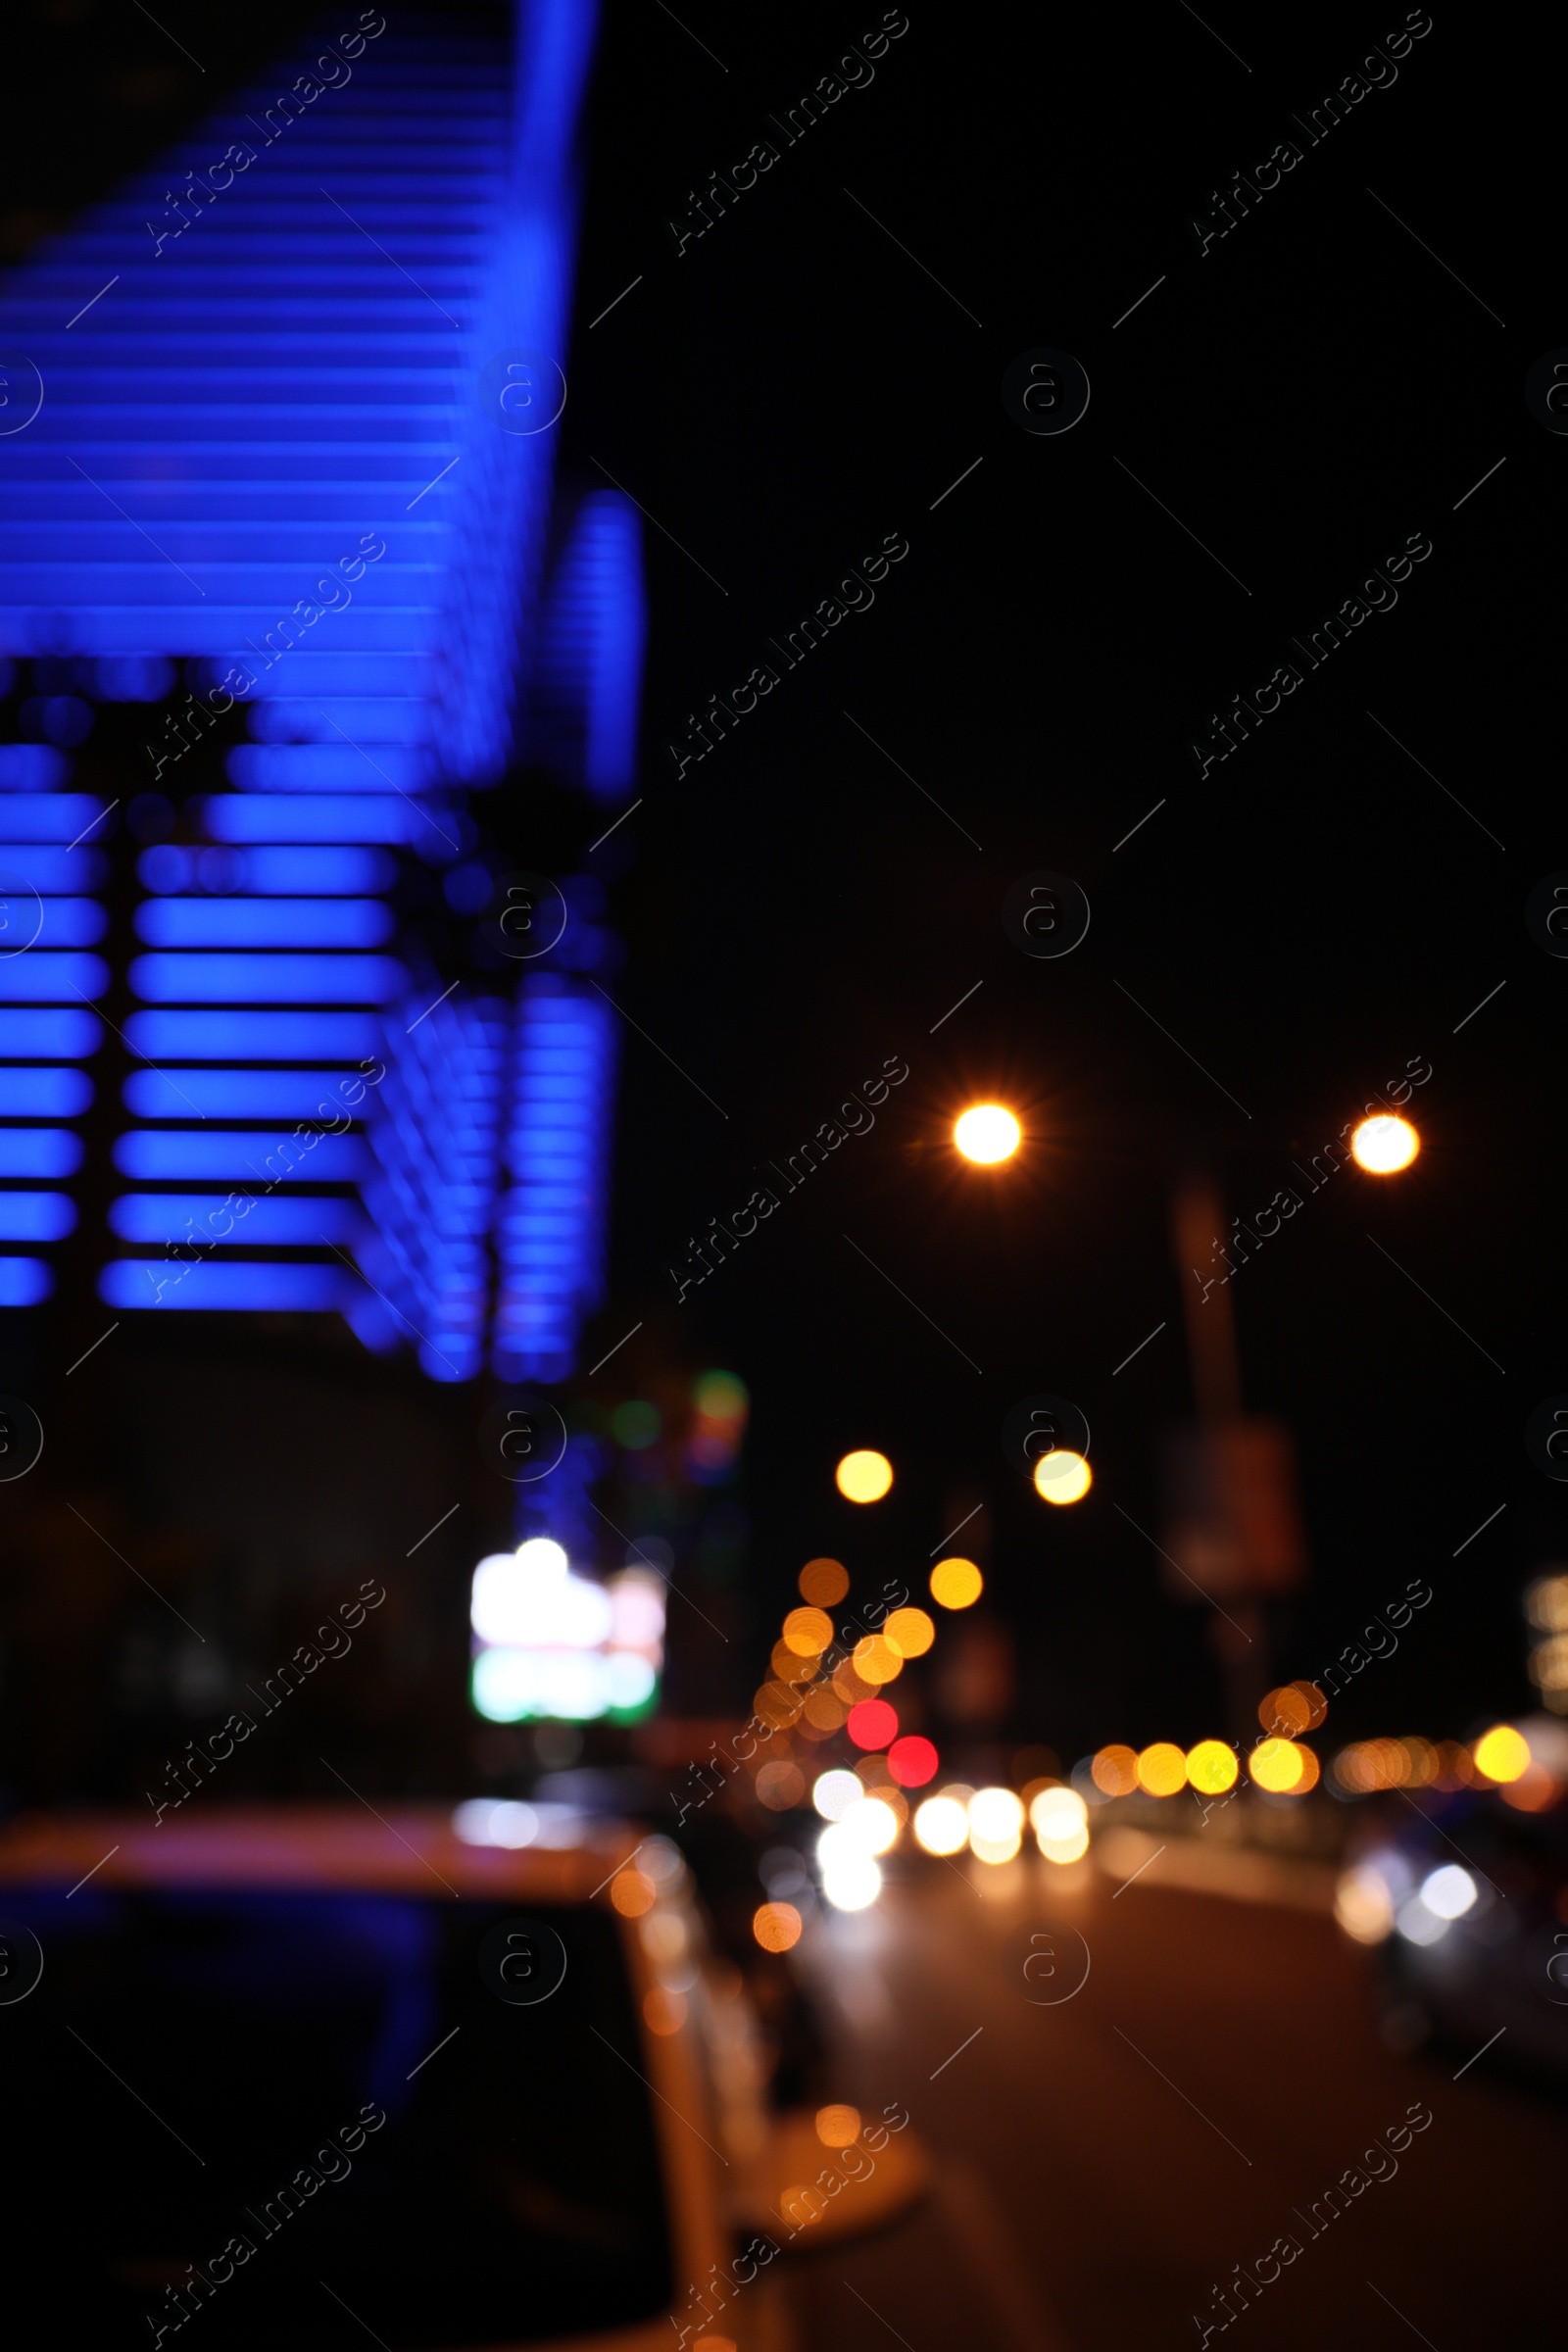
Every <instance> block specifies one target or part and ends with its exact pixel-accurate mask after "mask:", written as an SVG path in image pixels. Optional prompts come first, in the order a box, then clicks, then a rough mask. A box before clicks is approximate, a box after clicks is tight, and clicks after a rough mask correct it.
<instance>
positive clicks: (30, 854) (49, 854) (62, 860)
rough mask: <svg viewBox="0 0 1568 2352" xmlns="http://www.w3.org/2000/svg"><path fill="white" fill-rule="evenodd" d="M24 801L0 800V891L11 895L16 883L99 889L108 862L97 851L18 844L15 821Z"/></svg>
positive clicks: (31, 887)
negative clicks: (0, 864) (1, 862)
mask: <svg viewBox="0 0 1568 2352" xmlns="http://www.w3.org/2000/svg"><path fill="white" fill-rule="evenodd" d="M25 807H26V804H25V802H20V803H19V802H17V801H0V858H3V859H4V860H5V863H4V867H3V868H0V889H4V890H6V891H8V892H12V893H15V892H16V890H17V886H18V884H19V883H21V884H24V885H25V887H26V888H27V889H29V890H36V891H43V892H45V893H49V892H57V891H58V892H64V891H74V890H98V889H101V888H102V886H103V883H104V881H105V879H106V878H107V876H108V872H109V860H108V858H106V857H105V856H104V854H103V852H102V851H101V850H94V849H90V848H89V849H73V848H72V847H71V846H70V845H69V844H68V845H67V846H66V847H65V848H64V849H44V848H41V847H39V846H37V845H36V844H35V843H34V842H33V841H32V840H31V838H30V837H27V838H25V839H23V840H21V842H20V846H19V842H18V833H19V827H18V825H17V821H16V820H17V818H18V817H19V816H20V815H21V813H22V810H23V809H24V808H25Z"/></svg>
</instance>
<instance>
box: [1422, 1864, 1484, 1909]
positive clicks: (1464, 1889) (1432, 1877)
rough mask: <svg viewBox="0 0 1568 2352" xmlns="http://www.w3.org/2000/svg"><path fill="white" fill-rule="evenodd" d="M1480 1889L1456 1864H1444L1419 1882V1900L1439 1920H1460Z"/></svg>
mask: <svg viewBox="0 0 1568 2352" xmlns="http://www.w3.org/2000/svg"><path fill="white" fill-rule="evenodd" d="M1480 1891H1481V1889H1480V1888H1479V1887H1477V1885H1476V1883H1475V1881H1474V1879H1473V1878H1472V1877H1471V1876H1470V1873H1469V1872H1468V1871H1467V1870H1461V1869H1460V1867H1459V1865H1458V1863H1457V1862H1445V1863H1443V1864H1441V1865H1440V1866H1439V1868H1438V1869H1436V1870H1434V1871H1432V1872H1431V1873H1429V1875H1428V1876H1427V1877H1426V1878H1424V1879H1423V1880H1422V1882H1421V1900H1422V1901H1423V1902H1424V1903H1425V1905H1426V1907H1427V1909H1428V1910H1429V1911H1432V1912H1435V1913H1436V1915H1437V1917H1438V1918H1439V1919H1462V1918H1463V1917H1464V1914H1465V1913H1466V1912H1467V1911H1468V1910H1469V1908H1470V1906H1471V1904H1472V1903H1473V1902H1474V1901H1475V1899H1476V1896H1477V1895H1478V1894H1479V1893H1480Z"/></svg>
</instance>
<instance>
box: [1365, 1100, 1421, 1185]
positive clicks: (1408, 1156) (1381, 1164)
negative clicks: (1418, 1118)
mask: <svg viewBox="0 0 1568 2352" xmlns="http://www.w3.org/2000/svg"><path fill="white" fill-rule="evenodd" d="M1420 1149H1421V1138H1420V1137H1419V1136H1418V1135H1417V1133H1416V1131H1415V1129H1414V1128H1413V1127H1412V1126H1411V1124H1410V1122H1409V1120H1408V1119H1398V1118H1396V1117H1395V1115H1394V1113H1393V1112H1392V1111H1380V1112H1379V1113H1378V1114H1377V1116H1376V1117H1375V1118H1370V1119H1363V1120H1362V1121H1361V1124H1360V1126H1359V1127H1357V1129H1356V1131H1355V1133H1354V1134H1353V1135H1352V1136H1351V1138H1350V1156H1351V1157H1352V1159H1353V1160H1354V1161H1355V1164H1356V1166H1357V1167H1358V1168H1365V1170H1366V1172H1367V1174H1368V1175H1369V1176H1393V1175H1396V1174H1397V1172H1398V1170H1399V1169H1400V1168H1407V1167H1408V1166H1409V1165H1410V1162H1411V1160H1412V1159H1414V1157H1415V1155H1416V1153H1417V1152H1419V1151H1420Z"/></svg>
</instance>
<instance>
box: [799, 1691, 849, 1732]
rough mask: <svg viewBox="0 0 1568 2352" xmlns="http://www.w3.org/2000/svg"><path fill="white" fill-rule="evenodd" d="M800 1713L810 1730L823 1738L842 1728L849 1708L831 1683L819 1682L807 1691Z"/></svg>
mask: <svg viewBox="0 0 1568 2352" xmlns="http://www.w3.org/2000/svg"><path fill="white" fill-rule="evenodd" d="M801 1713H802V1715H803V1716H804V1718H805V1720H806V1722H807V1723H809V1725H810V1727H811V1729H812V1731H813V1732H816V1733H819V1734H820V1735H821V1737H822V1738H823V1739H824V1740H825V1739H829V1738H831V1736H832V1734H833V1733H834V1732H841V1731H842V1730H843V1729H844V1725H845V1722H846V1720H847V1718H848V1716H849V1709H848V1707H847V1706H846V1705H845V1703H844V1701H843V1699H842V1698H840V1696H839V1694H838V1692H837V1691H835V1690H834V1688H833V1686H832V1684H831V1683H827V1684H822V1683H819V1684H818V1685H817V1687H816V1689H815V1690H814V1691H808V1692H807V1694H806V1703H805V1705H804V1706H803V1707H802V1709H801Z"/></svg>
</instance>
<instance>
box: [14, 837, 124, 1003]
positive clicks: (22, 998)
mask: <svg viewBox="0 0 1568 2352" xmlns="http://www.w3.org/2000/svg"><path fill="white" fill-rule="evenodd" d="M3 855H4V853H3V852H0V856H3ZM11 904H13V905H15V904H16V902H15V901H13V902H11ZM108 986H109V966H108V964H107V963H105V961H104V959H103V957H102V956H51V955H49V954H47V953H46V952H45V950H43V949H42V948H33V949H32V950H31V951H30V953H27V954H25V955H22V956H6V957H4V958H3V959H0V1004H6V1005H69V1004H70V1003H71V1000H72V999H73V997H75V998H79V999H81V1000H84V1001H85V1002H86V1003H87V1004H91V1002H92V1000H93V999H94V997H98V996H101V995H102V994H103V992H104V990H105V989H106V988H107V987H108Z"/></svg>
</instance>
